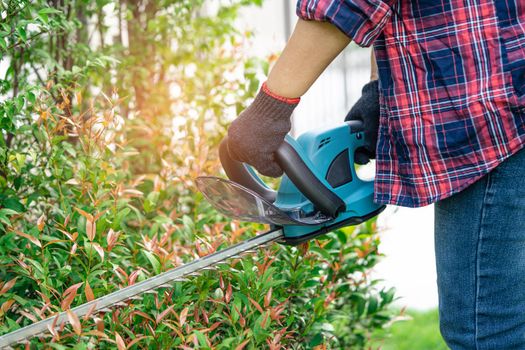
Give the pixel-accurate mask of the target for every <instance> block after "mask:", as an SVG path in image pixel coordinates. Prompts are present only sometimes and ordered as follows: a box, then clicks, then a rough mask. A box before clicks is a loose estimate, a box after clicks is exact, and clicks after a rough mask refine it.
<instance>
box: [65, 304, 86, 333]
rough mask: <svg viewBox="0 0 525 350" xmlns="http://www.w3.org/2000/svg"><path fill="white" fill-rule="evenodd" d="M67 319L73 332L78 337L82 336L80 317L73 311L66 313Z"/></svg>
mask: <svg viewBox="0 0 525 350" xmlns="http://www.w3.org/2000/svg"><path fill="white" fill-rule="evenodd" d="M66 314H67V319H68V320H69V323H70V324H71V326H72V327H73V331H74V332H75V334H76V335H80V334H81V333H82V326H81V325H80V321H79V319H78V316H77V315H76V314H75V313H74V312H73V311H71V310H67V311H66Z"/></svg>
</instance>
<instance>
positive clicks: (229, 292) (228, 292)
mask: <svg viewBox="0 0 525 350" xmlns="http://www.w3.org/2000/svg"><path fill="white" fill-rule="evenodd" d="M232 293H233V291H232V285H231V283H228V287H227V288H226V293H224V301H225V302H226V304H228V303H229V302H230V300H231V298H232Z"/></svg>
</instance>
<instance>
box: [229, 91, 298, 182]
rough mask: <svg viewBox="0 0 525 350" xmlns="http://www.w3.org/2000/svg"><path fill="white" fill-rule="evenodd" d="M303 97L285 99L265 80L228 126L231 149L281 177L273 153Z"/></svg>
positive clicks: (236, 155)
mask: <svg viewBox="0 0 525 350" xmlns="http://www.w3.org/2000/svg"><path fill="white" fill-rule="evenodd" d="M299 101H300V98H286V97H282V96H279V95H277V94H275V93H273V92H271V91H270V90H269V89H268V87H267V86H266V83H265V84H263V86H262V88H261V90H260V91H259V93H258V94H257V96H256V97H255V100H254V101H253V102H252V104H251V105H250V106H249V107H248V108H246V109H245V110H244V111H243V112H242V113H241V114H240V115H239V117H238V118H237V119H235V120H234V121H233V122H232V124H231V125H230V128H229V129H228V152H229V153H230V156H231V157H232V158H233V159H235V160H237V161H240V162H244V163H248V164H250V165H252V166H253V167H255V169H256V170H257V171H258V172H259V173H261V174H263V175H266V176H272V177H278V176H281V175H282V173H283V171H282V169H281V168H280V167H279V165H278V164H277V163H276V162H275V159H274V153H275V151H277V149H278V148H279V146H280V145H281V143H283V141H284V137H285V136H286V134H287V133H288V132H289V131H290V129H291V120H290V117H291V115H292V112H293V110H294V109H295V107H296V106H297V104H298V103H299Z"/></svg>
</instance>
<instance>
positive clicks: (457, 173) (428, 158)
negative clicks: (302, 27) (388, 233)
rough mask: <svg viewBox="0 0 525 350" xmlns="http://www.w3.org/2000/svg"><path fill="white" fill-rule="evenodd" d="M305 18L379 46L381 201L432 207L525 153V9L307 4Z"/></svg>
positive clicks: (460, 0)
mask: <svg viewBox="0 0 525 350" xmlns="http://www.w3.org/2000/svg"><path fill="white" fill-rule="evenodd" d="M297 14H298V15H299V17H301V18H303V19H306V20H315V21H328V22H331V23H333V24H334V25H336V26H337V27H338V28H339V29H340V30H341V31H343V32H344V33H345V34H347V35H348V36H349V37H351V38H352V39H353V40H354V41H355V42H356V43H357V44H358V45H360V46H369V45H371V44H372V43H374V49H375V55H376V59H377V64H378V68H379V84H380V90H381V93H380V95H381V118H380V127H379V140H378V145H377V159H376V179H375V200H376V201H377V202H379V203H387V204H388V203H389V204H397V205H402V206H410V207H417V206H423V205H427V204H430V203H433V202H435V201H438V200H440V199H443V198H446V197H448V196H451V195H452V194H454V193H457V192H459V191H461V190H462V189H464V188H465V187H467V186H469V185H470V184H472V183H473V182H475V181H476V180H478V179H479V178H480V177H482V176H483V175H484V174H486V173H488V172H489V171H490V170H491V169H493V168H494V167H496V166H497V165H498V164H500V163H501V162H502V161H503V160H504V159H506V158H508V157H509V156H511V155H512V154H514V153H516V152H517V151H518V150H519V149H521V148H523V147H524V145H525V1H524V0H440V1H436V0H299V1H298V4H297Z"/></svg>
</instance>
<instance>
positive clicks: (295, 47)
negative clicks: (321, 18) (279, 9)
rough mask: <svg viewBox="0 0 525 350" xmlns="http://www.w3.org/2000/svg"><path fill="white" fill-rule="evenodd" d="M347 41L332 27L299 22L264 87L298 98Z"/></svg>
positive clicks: (300, 20) (346, 37)
mask: <svg viewBox="0 0 525 350" xmlns="http://www.w3.org/2000/svg"><path fill="white" fill-rule="evenodd" d="M350 41H351V39H350V38H349V37H348V36H346V35H345V34H343V33H342V32H341V31H340V30H339V29H337V28H336V27H335V26H334V25H332V24H330V23H327V22H314V21H305V20H302V19H299V20H298V21H297V24H296V26H295V29H294V31H293V34H292V36H291V37H290V40H289V41H288V43H287V44H286V47H285V48H284V51H283V53H282V54H281V56H280V57H279V59H278V60H277V62H276V63H275V66H274V67H273V69H272V70H271V72H270V75H269V76H268V80H267V81H266V85H267V87H268V89H269V90H270V91H272V92H273V93H275V94H277V95H279V96H283V97H289V98H293V97H300V96H302V95H303V94H304V93H305V92H306V91H307V90H308V89H309V88H310V86H311V85H312V84H313V83H314V82H315V80H316V79H317V78H318V77H319V75H321V73H322V72H323V71H324V70H325V69H326V67H327V66H328V65H329V64H330V62H332V61H333V60H334V58H335V57H336V56H337V55H338V54H339V53H340V52H341V51H342V50H343V49H344V48H345V47H346V46H347V45H348V44H349V43H350Z"/></svg>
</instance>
